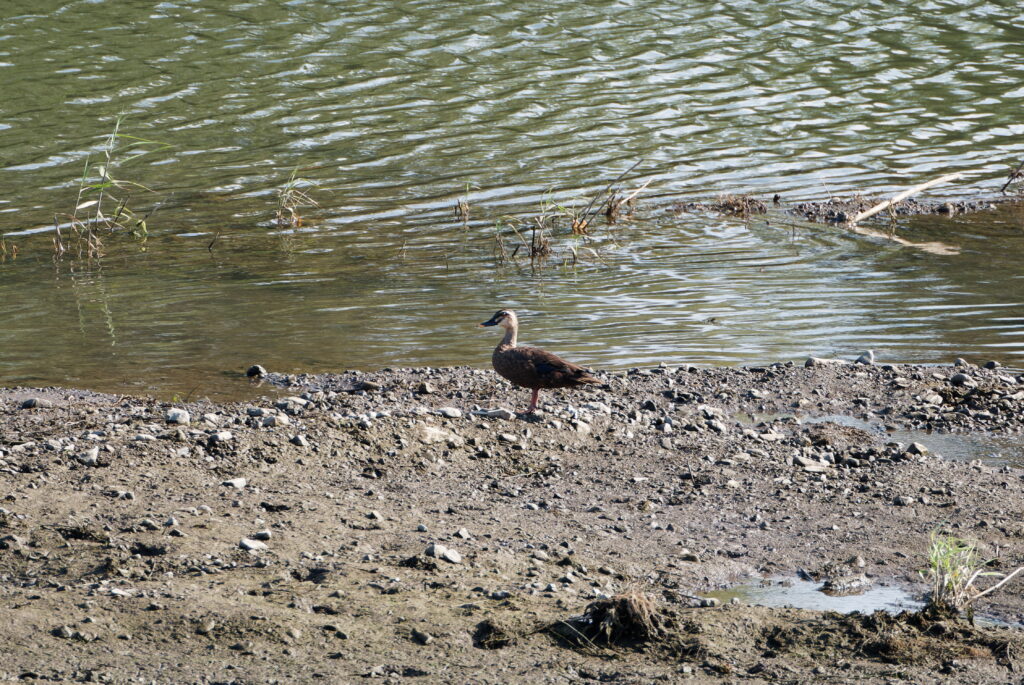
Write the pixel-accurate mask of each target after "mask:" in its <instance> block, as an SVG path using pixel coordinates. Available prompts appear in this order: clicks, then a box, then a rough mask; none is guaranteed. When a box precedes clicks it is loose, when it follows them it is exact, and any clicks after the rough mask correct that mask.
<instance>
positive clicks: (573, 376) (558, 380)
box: [514, 347, 600, 388]
mask: <svg viewBox="0 0 1024 685" xmlns="http://www.w3.org/2000/svg"><path fill="white" fill-rule="evenodd" d="M514 351H515V352H517V353H518V357H519V359H520V360H521V361H520V363H521V364H522V366H523V367H524V371H527V370H528V373H529V374H530V375H531V376H532V377H533V378H534V379H535V380H534V383H535V384H536V386H535V387H539V388H564V387H569V386H573V385H581V384H584V383H600V381H599V380H597V379H596V378H594V377H593V376H591V375H590V374H589V373H587V370H586V369H584V368H583V367H582V366H579V365H577V364H573V363H572V362H567V361H566V360H564V359H562V358H561V357H559V356H558V355H557V354H554V353H551V352H548V351H547V350H542V349H540V348H539V347H516V348H514ZM523 385H526V384H525V383H524V384H523ZM527 387H531V386H529V385H527Z"/></svg>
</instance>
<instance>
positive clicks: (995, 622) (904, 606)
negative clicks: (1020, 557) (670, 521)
mask: <svg viewBox="0 0 1024 685" xmlns="http://www.w3.org/2000/svg"><path fill="white" fill-rule="evenodd" d="M823 586H824V583H819V582H815V581H810V580H803V579H802V578H766V579H764V580H759V581H754V582H751V583H745V584H743V585H734V586H733V587H730V588H726V589H724V590H715V591H712V592H707V593H705V594H704V596H705V597H714V598H717V599H719V600H721V601H722V603H723V604H724V603H728V602H729V601H731V600H732V599H734V598H735V599H738V600H739V601H740V602H742V603H744V604H750V605H752V606H760V607H774V608H791V609H807V610H810V611H835V612H838V613H840V614H852V613H853V612H855V611H859V612H861V613H862V614H870V613H874V612H875V611H884V612H886V613H889V614H893V615H896V614H899V613H900V612H901V611H918V610H919V609H921V608H922V607H924V601H923V599H922V598H920V596H917V595H914V594H912V593H911V592H909V591H907V590H906V589H904V588H902V587H900V586H898V585H886V584H881V583H879V582H878V581H875V584H874V585H872V586H871V587H869V588H868V589H867V590H865V591H864V592H862V593H861V594H858V595H828V594H825V593H824V592H822V587H823ZM1022 618H1024V617H1021V616H1016V617H1014V616H1013V615H1012V614H1011V615H1010V616H1005V617H1004V616H997V615H994V614H983V613H980V612H978V613H975V615H974V623H975V625H978V626H990V627H1003V628H1018V629H1019V628H1024V622H1022V621H1021V619H1022ZM1014 619H1016V620H1014Z"/></svg>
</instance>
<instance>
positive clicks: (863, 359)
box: [855, 350, 875, 364]
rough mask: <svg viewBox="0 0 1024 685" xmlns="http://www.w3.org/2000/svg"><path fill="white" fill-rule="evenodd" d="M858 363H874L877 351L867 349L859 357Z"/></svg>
mask: <svg viewBox="0 0 1024 685" xmlns="http://www.w3.org/2000/svg"><path fill="white" fill-rule="evenodd" d="M855 363H856V364H874V363H875V352H874V350H867V351H866V352H863V353H862V354H861V355H860V356H859V357H857V361H856V362H855Z"/></svg>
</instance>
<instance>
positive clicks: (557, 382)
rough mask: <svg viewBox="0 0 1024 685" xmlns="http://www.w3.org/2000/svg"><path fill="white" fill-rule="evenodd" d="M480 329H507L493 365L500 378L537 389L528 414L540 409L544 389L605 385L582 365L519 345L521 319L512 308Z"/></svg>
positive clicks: (496, 349)
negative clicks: (541, 393)
mask: <svg viewBox="0 0 1024 685" xmlns="http://www.w3.org/2000/svg"><path fill="white" fill-rule="evenodd" d="M480 326H481V327H486V326H501V327H502V328H504V329H505V337H504V338H502V339H501V342H500V343H498V346H497V347H495V348H494V353H493V354H492V355H491V364H492V365H493V366H494V370H495V371H497V372H498V375H499V376H502V377H503V378H506V379H508V380H509V381H511V382H512V384H513V385H517V386H519V387H521V388H529V389H531V390H533V396H532V397H531V398H530V406H529V408H528V409H527V410H526V413H527V414H532V413H533V412H535V411H536V410H537V398H538V396H539V395H540V390H541V388H549V389H550V388H574V387H578V386H581V385H595V384H596V385H600V383H601V381H599V380H598V379H596V378H594V377H593V376H591V375H590V372H588V371H587V370H586V369H584V368H583V367H582V366H577V365H576V364H573V363H572V362H567V361H565V360H564V359H562V358H561V357H559V356H558V355H557V354H552V353H551V352H548V351H546V350H542V349H540V348H539V347H527V346H522V347H520V346H518V345H517V344H516V336H517V335H518V334H519V319H518V318H517V317H516V313H515V312H514V311H512V310H511V309H499V310H498V311H497V312H495V313H494V316H492V317H491V318H490V319H488V320H487V321H484V322H483V323H482V324H480Z"/></svg>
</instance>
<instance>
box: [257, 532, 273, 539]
mask: <svg viewBox="0 0 1024 685" xmlns="http://www.w3.org/2000/svg"><path fill="white" fill-rule="evenodd" d="M273 535H274V534H273V533H272V532H270V531H269V530H261V531H258V532H256V533H253V534H252V539H253V540H269V539H270V538H271V537H273Z"/></svg>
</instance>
